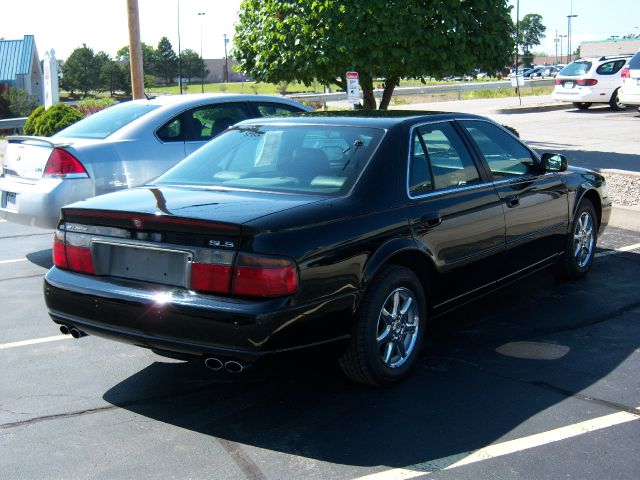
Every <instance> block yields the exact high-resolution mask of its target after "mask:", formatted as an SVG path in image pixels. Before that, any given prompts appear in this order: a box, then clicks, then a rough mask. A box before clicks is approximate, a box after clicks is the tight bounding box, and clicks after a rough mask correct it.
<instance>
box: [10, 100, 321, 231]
mask: <svg viewBox="0 0 640 480" xmlns="http://www.w3.org/2000/svg"><path fill="white" fill-rule="evenodd" d="M310 110H312V109H311V108H309V107H306V106H304V105H302V104H300V103H298V102H294V101H292V100H289V99H286V98H281V97H271V96H260V95H231V94H227V95H225V94H194V95H173V96H169V95H167V96H161V97H158V98H155V99H153V100H134V101H130V102H126V103H121V104H118V105H114V106H112V107H110V108H107V109H105V110H103V111H101V112H98V113H96V114H94V115H91V116H89V117H87V118H85V119H83V120H81V121H79V122H77V123H75V124H73V125H71V126H69V127H67V128H66V129H64V130H62V131H61V132H59V133H57V134H56V135H53V136H52V137H48V138H45V137H27V136H14V137H8V138H7V140H8V143H7V146H6V151H5V154H4V162H3V164H2V175H1V176H0V217H3V218H5V219H7V220H8V221H11V222H16V223H22V224H27V225H32V226H37V227H44V228H55V227H56V225H57V224H58V219H59V218H60V207H62V206H63V205H66V204H69V203H73V202H76V201H78V200H84V199H85V198H89V197H93V196H95V195H101V194H103V193H108V192H113V191H115V190H120V189H123V188H128V187H133V186H136V185H141V184H143V183H145V182H147V181H149V180H152V179H153V178H155V177H157V176H158V175H160V174H161V173H163V172H165V171H166V170H168V169H169V168H170V167H172V166H173V165H175V164H176V163H178V162H179V161H180V160H182V159H183V158H185V157H186V156H187V155H189V154H190V153H192V152H194V151H195V150H197V149H198V148H200V147H201V146H202V145H204V144H205V143H206V142H208V141H209V140H210V139H211V138H213V137H215V136H216V135H217V134H218V133H220V132H222V131H223V130H225V129H226V128H228V127H229V126H231V125H233V124H234V123H237V122H239V121H240V120H244V119H247V118H253V117H262V116H267V115H282V114H291V113H295V112H304V111H310Z"/></svg>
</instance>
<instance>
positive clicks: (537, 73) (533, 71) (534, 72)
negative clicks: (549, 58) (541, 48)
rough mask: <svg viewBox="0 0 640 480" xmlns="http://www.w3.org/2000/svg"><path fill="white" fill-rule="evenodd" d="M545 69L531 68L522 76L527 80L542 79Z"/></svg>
mask: <svg viewBox="0 0 640 480" xmlns="http://www.w3.org/2000/svg"><path fill="white" fill-rule="evenodd" d="M543 70H544V67H535V68H530V69H529V70H527V71H526V72H525V73H523V74H522V76H523V77H525V78H534V77H542V73H543Z"/></svg>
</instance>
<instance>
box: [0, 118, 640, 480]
mask: <svg viewBox="0 0 640 480" xmlns="http://www.w3.org/2000/svg"><path fill="white" fill-rule="evenodd" d="M594 111H595V110H594ZM549 113H553V114H554V115H553V116H551V117H545V118H547V119H549V118H551V120H549V122H552V121H553V118H557V122H558V123H557V125H561V124H564V123H563V122H568V123H567V124H571V122H572V119H573V118H575V117H571V116H569V117H567V115H571V114H570V112H549ZM556 113H557V114H558V115H557V116H556V115H555V114H556ZM563 113H564V116H563ZM624 114H625V115H627V116H626V117H617V118H623V119H625V120H619V122H621V123H622V124H624V125H625V127H624V128H631V127H630V125H632V123H630V122H631V121H635V122H636V123H637V122H640V118H635V116H634V114H633V113H632V112H625V113H624ZM532 115H533V116H534V118H533V119H532V116H531V115H528V114H527V115H526V116H524V115H519V116H518V118H517V120H513V119H515V118H516V116H510V118H511V119H512V122H511V123H513V122H514V121H516V122H519V123H518V124H517V125H514V126H516V128H519V129H520V130H521V132H522V133H523V137H524V138H525V139H528V140H531V138H530V136H531V133H530V132H534V128H535V122H536V121H539V120H536V118H540V117H535V115H538V114H532ZM589 115H591V114H590V113H589ZM596 115H597V114H596ZM601 115H605V114H601ZM567 118H568V120H567ZM594 118H596V120H597V122H600V121H601V119H600V117H594ZM614 118H615V117H614ZM627 118H628V119H629V120H626V119H627ZM597 122H596V123H597ZM503 123H505V122H503ZM608 124H609V125H610V124H611V122H609V123H608ZM544 128H545V129H549V130H551V129H552V125H551V124H549V125H546V126H545V127H544ZM585 128H586V131H587V132H588V131H590V130H589V129H591V128H594V129H596V130H597V128H596V127H592V126H589V127H585ZM530 129H531V130H530ZM558 129H559V127H556V129H555V130H556V132H557V130H558ZM594 131H595V130H594ZM625 131H626V130H625ZM636 131H637V125H636ZM545 132H546V130H545ZM545 135H546V133H544V132H543V133H540V137H539V138H541V139H542V138H544V139H545V141H547V142H550V143H553V142H556V139H555V138H556V137H553V135H551V134H549V137H550V138H547V137H546V136H545ZM557 135H558V136H559V134H557ZM594 135H595V133H594ZM601 136H604V134H602V135H601ZM533 140H535V139H533ZM540 141H541V140H540ZM628 141H629V142H631V143H632V142H638V141H640V140H636V137H633V138H631V139H628ZM611 142H613V140H611ZM596 143H597V142H596V141H595V140H594V137H589V138H588V139H587V140H585V146H584V147H580V144H579V139H578V138H575V139H568V140H567V141H566V142H565V144H566V145H568V146H569V147H570V149H571V150H572V151H592V152H599V153H606V151H605V152H600V150H605V149H606V148H608V147H606V145H605V142H604V140H603V141H602V142H600V143H599V144H597V145H596ZM626 145H627V144H625V146H619V148H618V149H617V150H611V151H613V152H622V153H620V154H621V155H629V156H635V162H637V161H638V155H637V152H638V151H640V150H636V153H635V155H634V154H633V152H631V151H629V153H625V152H626V151H627V150H626V149H627V148H628V149H629V150H631V149H632V148H633V143H632V145H631V147H627V146H626ZM581 148H582V150H581ZM597 158H606V157H604V156H602V157H597ZM632 160H633V158H631V159H630V161H632ZM51 241H52V232H50V231H46V230H40V229H35V228H30V227H23V226H18V225H14V224H11V223H7V222H0V308H2V310H3V313H2V315H1V317H0V319H1V320H0V325H1V326H2V329H1V330H0V361H1V364H2V367H3V368H2V381H1V382H0V479H5V478H6V479H18V478H19V479H45V478H46V479H49V478H52V479H68V478H95V479H107V478H108V479H113V478H163V479H171V478H176V479H183V478H192V479H201V478H202V479H204V478H215V479H218V478H220V479H281V478H305V479H307V478H309V479H316V478H317V479H326V478H336V479H343V478H344V479H353V478H361V477H365V478H368V479H372V480H374V479H381V480H382V479H384V480H387V479H406V478H419V477H423V476H424V477H425V478H441V479H447V478H452V479H453V478H455V479H469V480H475V479H480V478H497V479H512V478H513V479H515V478H518V479H520V478H531V479H557V478H561V477H562V478H616V479H634V480H636V479H637V478H638V476H639V472H640V456H638V445H640V421H639V420H640V376H638V371H640V296H639V295H638V292H639V291H640V275H638V273H639V272H640V231H634V230H625V229H621V228H616V227H611V228H609V229H608V230H607V232H606V233H605V235H603V236H602V237H601V238H600V239H599V242H598V247H599V251H598V258H596V263H595V264H594V268H593V270H592V271H591V273H590V274H589V276H588V277H587V278H586V279H584V280H582V281H578V282H570V283H561V282H557V281H556V280H555V279H554V277H553V276H552V275H551V273H550V272H547V271H543V272H539V273H536V274H535V275H532V276H530V277H528V278H527V279H525V280H524V281H521V282H519V283H516V284H513V285H511V286H510V287H507V288H505V289H503V290H501V291H499V292H497V293H494V294H492V295H489V296H487V297H484V298H483V299H481V300H479V301H476V302H474V303H472V304H469V305H468V306H466V307H464V308H462V309H459V310H457V311H455V312H452V313H450V314H448V315H446V316H445V317H443V318H441V319H439V321H438V322H437V323H436V324H434V325H432V327H431V330H430V332H429V335H428V340H427V344H426V348H425V352H424V355H423V357H422V358H421V361H420V364H419V368H418V369H417V372H416V374H415V375H414V376H412V377H411V378H410V379H409V380H408V381H406V382H404V383H402V384H400V385H397V386H395V387H393V388H390V389H371V388H366V387H362V386H358V385H354V384H351V383H349V382H348V381H347V380H345V379H344V378H343V377H342V376H341V374H340V372H339V370H338V369H337V367H336V366H335V363H334V362H331V361H327V360H326V357H325V356H322V357H320V356H319V355H314V353H320V352H310V353H308V354H305V355H295V356H287V357H282V358H278V359H273V360H271V361H268V362H265V363H264V364H262V365H258V366H256V367H254V368H253V369H251V370H249V371H248V372H247V374H246V375H245V374H243V375H241V376H233V375H229V374H224V375H223V374H218V373H216V372H211V371H209V370H207V369H205V368H204V367H203V366H201V365H194V364H187V363H183V362H178V361H172V360H168V359H164V358H161V357H157V356H155V355H154V354H152V353H151V352H148V351H146V350H143V349H139V348H136V347H132V346H128V345H124V344H119V343H115V342H110V341H107V340H104V339H100V338H95V337H85V338H82V339H80V340H73V339H71V338H70V337H69V336H62V335H60V334H59V331H58V330H57V327H56V326H55V325H54V324H53V323H52V322H51V321H50V320H49V318H48V316H47V314H46V310H45V306H44V300H43V295H42V277H43V275H44V274H45V272H46V270H47V269H48V268H49V267H50V266H51ZM322 353H323V354H324V353H326V352H322ZM319 358H320V360H319Z"/></svg>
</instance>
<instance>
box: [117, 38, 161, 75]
mask: <svg viewBox="0 0 640 480" xmlns="http://www.w3.org/2000/svg"><path fill="white" fill-rule="evenodd" d="M115 60H116V61H117V62H120V63H126V64H127V68H129V46H128V45H125V46H124V47H122V48H121V49H120V50H118V51H117V52H116V58H115ZM142 68H143V70H144V73H145V74H147V75H156V74H157V72H158V52H157V51H156V49H155V48H153V46H152V45H147V44H146V43H144V42H143V43H142Z"/></svg>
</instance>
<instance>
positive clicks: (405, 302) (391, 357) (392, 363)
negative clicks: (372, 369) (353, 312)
mask: <svg viewBox="0 0 640 480" xmlns="http://www.w3.org/2000/svg"><path fill="white" fill-rule="evenodd" d="M419 328H420V313H419V309H418V302H417V301H416V298H415V296H414V295H413V293H412V292H411V291H410V290H408V289H407V288H404V287H401V288H397V289H395V290H394V291H393V292H391V293H390V294H389V295H388V296H387V298H386V300H385V301H384V303H383V305H382V309H381V310H380V314H379V316H378V325H377V330H376V331H377V337H376V340H377V345H378V351H379V353H380V358H381V359H382V361H383V363H384V364H385V365H386V366H387V367H389V368H398V367H401V366H402V365H404V364H405V363H406V362H407V360H408V359H409V358H410V357H411V354H412V353H413V350H414V349H415V347H416V340H417V339H418V330H419Z"/></svg>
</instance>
